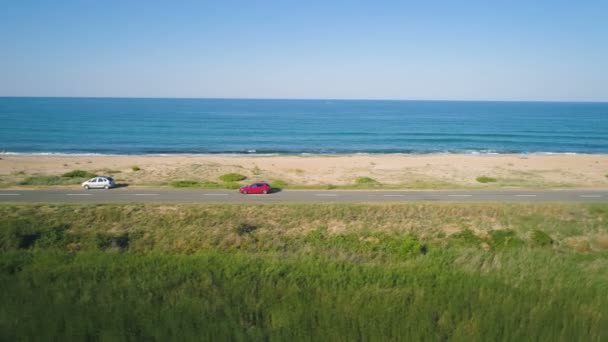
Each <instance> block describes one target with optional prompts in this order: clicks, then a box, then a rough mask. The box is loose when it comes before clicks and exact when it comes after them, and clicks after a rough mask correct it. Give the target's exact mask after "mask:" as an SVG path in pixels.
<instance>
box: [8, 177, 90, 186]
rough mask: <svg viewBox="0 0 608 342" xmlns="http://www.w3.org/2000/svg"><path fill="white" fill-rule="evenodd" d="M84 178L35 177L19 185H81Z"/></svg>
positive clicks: (28, 178)
mask: <svg viewBox="0 0 608 342" xmlns="http://www.w3.org/2000/svg"><path fill="white" fill-rule="evenodd" d="M82 180H83V179H82V178H73V177H59V176H47V175H34V176H29V177H27V178H25V179H24V180H22V181H20V182H19V185H69V184H79V183H80V182H81V181H82Z"/></svg>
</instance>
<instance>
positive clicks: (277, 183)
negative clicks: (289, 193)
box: [270, 179, 289, 189]
mask: <svg viewBox="0 0 608 342" xmlns="http://www.w3.org/2000/svg"><path fill="white" fill-rule="evenodd" d="M287 186H289V184H288V183H287V182H286V181H284V180H282V179H273V180H272V181H270V187H272V188H276V189H284V188H286V187H287Z"/></svg>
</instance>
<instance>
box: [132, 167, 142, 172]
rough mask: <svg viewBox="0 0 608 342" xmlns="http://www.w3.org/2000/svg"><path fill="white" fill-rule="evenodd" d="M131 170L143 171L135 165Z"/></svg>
mask: <svg viewBox="0 0 608 342" xmlns="http://www.w3.org/2000/svg"><path fill="white" fill-rule="evenodd" d="M131 170H133V171H135V172H137V171H141V168H140V167H139V166H137V165H135V166H133V167H131Z"/></svg>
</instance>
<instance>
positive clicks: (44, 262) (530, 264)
mask: <svg viewBox="0 0 608 342" xmlns="http://www.w3.org/2000/svg"><path fill="white" fill-rule="evenodd" d="M606 222H608V204H542V203H532V204H530V203H527V204H517V203H509V204H478V203H473V204H449V203H412V204H375V205H371V204H368V205H363V204H333V205H328V204H325V205H228V204H225V205H219V204H217V205H200V204H192V205H167V204H123V205H100V204H88V205H71V204H70V205H68V204H24V205H17V204H2V205H0V301H1V302H2V305H1V306H0V331H2V336H3V339H6V340H66V339H69V340H85V339H88V340H112V341H114V340H323V341H332V340H467V341H468V340H483V341H494V340H551V341H552V340H561V341H566V340H568V341H569V340H585V341H601V340H606V339H608V330H607V329H606V326H608V309H607V308H608V296H606V284H607V283H608V272H606V270H607V269H608V230H607V226H606Z"/></svg>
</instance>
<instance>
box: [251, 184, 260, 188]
mask: <svg viewBox="0 0 608 342" xmlns="http://www.w3.org/2000/svg"><path fill="white" fill-rule="evenodd" d="M250 187H251V188H257V187H258V185H257V184H251V185H250Z"/></svg>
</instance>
